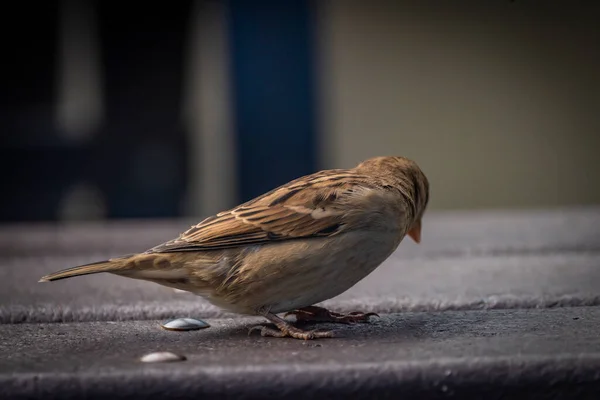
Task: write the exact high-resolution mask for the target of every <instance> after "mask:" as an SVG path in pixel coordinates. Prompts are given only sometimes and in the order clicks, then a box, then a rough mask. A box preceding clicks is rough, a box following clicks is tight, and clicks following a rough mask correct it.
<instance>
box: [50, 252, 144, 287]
mask: <svg viewBox="0 0 600 400" xmlns="http://www.w3.org/2000/svg"><path fill="white" fill-rule="evenodd" d="M132 257H133V255H129V256H124V257H119V258H113V259H110V260H105V261H98V262H93V263H90V264H85V265H79V266H77V267H72V268H67V269H63V270H60V271H57V272H54V273H52V274H49V275H46V276H43V277H42V278H41V279H40V280H39V282H51V281H57V280H59V279H65V278H72V277H74V276H81V275H89V274H98V273H100V272H118V271H122V270H124V269H127V268H129V267H128V264H129V262H128V261H129V260H130V259H131V258H132Z"/></svg>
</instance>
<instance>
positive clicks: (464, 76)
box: [317, 0, 600, 208]
mask: <svg viewBox="0 0 600 400" xmlns="http://www.w3.org/2000/svg"><path fill="white" fill-rule="evenodd" d="M317 3H318V4H319V16H320V18H319V32H320V33H319V37H320V46H321V48H320V57H321V60H320V63H321V65H320V68H322V70H323V71H324V73H323V75H322V77H321V83H320V84H321V85H322V87H321V90H322V93H323V98H322V105H321V110H322V113H321V119H322V131H323V133H324V137H323V142H322V153H321V154H322V160H321V162H322V166H323V167H327V168H329V167H348V166H352V165H354V164H355V163H356V162H358V161H360V160H361V159H364V158H366V157H370V156H374V155H382V154H395V155H406V156H408V157H411V158H414V159H415V160H417V161H418V162H419V163H420V164H421V166H422V168H423V169H424V171H425V172H426V173H427V174H428V176H429V177H430V180H431V184H432V202H431V206H432V208H506V207H535V206H555V205H573V204H590V203H600V182H599V179H598V176H599V175H600V174H599V173H598V172H599V171H600V156H599V155H600V34H599V28H598V27H597V21H596V19H597V16H598V13H595V12H593V10H592V9H591V8H590V7H588V8H587V9H586V7H584V6H582V5H581V4H583V3H581V2H576V4H577V5H578V7H576V9H569V8H568V7H569V3H568V2H533V1H519V0H517V1H516V2H513V3H511V2H509V1H452V2H445V1H372V2H367V1H358V0H333V1H324V2H317ZM593 3H594V2H589V3H588V4H593ZM544 4H545V5H544Z"/></svg>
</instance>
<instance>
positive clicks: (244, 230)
mask: <svg viewBox="0 0 600 400" xmlns="http://www.w3.org/2000/svg"><path fill="white" fill-rule="evenodd" d="M428 201H429V183H428V181H427V178H426V177H425V175H424V174H423V172H422V171H421V169H420V168H419V167H418V166H417V164H416V163H415V162H414V161H411V160H409V159H407V158H404V157H375V158H371V159H368V160H366V161H364V162H362V163H360V164H359V165H358V166H356V167H355V168H352V169H333V170H324V171H320V172H317V173H314V174H311V175H307V176H304V177H301V178H298V179H295V180H293V181H291V182H289V183H287V184H285V185H283V186H280V187H278V188H276V189H274V190H272V191H270V192H268V193H265V194H263V195H261V196H259V197H257V198H255V199H253V200H250V201H248V202H246V203H244V204H242V205H239V206H237V207H235V208H233V209H231V210H228V211H224V212H221V213H219V214H217V215H214V216H212V217H209V218H207V219H205V220H204V221H202V222H200V223H199V224H198V225H195V226H192V227H191V228H190V229H188V230H187V231H185V232H184V233H182V234H181V235H180V236H179V237H178V238H177V239H174V240H171V241H168V242H166V243H163V244H161V245H158V246H156V247H154V248H152V249H150V250H147V251H145V252H143V253H140V254H134V255H129V256H124V257H119V258H114V259H110V260H107V261H101V262H97V263H93V264H88V265H83V266H79V267H74V268H70V269H66V270H62V271H59V272H55V273H53V274H50V275H47V276H44V277H43V278H42V279H41V280H40V282H47V281H54V280H58V279H64V278H70V277H73V276H78V275H87V274H95V273H99V272H109V273H112V274H116V275H120V276H124V277H128V278H134V279H143V280H147V281H152V282H155V283H158V284H161V285H164V286H169V287H173V288H176V289H181V290H185V291H189V292H192V293H194V294H196V295H199V296H202V297H204V298H206V299H207V300H208V301H210V302H211V303H213V304H214V305H216V306H219V307H221V308H223V309H225V310H228V311H232V312H235V313H240V314H249V315H261V316H263V317H265V318H267V319H268V320H269V321H271V322H273V323H274V324H275V326H276V327H277V328H278V330H276V329H271V328H267V327H264V326H260V327H254V328H252V329H251V331H252V330H254V329H260V331H261V334H262V336H273V337H286V336H288V337H293V338H297V339H305V340H306V339H314V338H323V337H333V332H332V331H317V330H310V331H305V330H302V329H300V328H298V327H296V326H294V325H292V324H291V323H290V322H289V321H288V320H286V319H285V316H284V318H281V317H278V316H277V315H276V314H278V313H284V312H288V314H294V315H296V319H297V321H315V322H316V321H329V322H339V323H353V322H368V320H369V317H370V316H372V315H374V314H372V313H367V314H365V313H361V312H353V313H349V314H340V313H336V312H331V311H329V310H326V309H324V308H321V307H317V306H314V304H316V303H319V302H322V301H324V300H327V299H330V298H332V297H335V296H337V295H339V294H341V293H343V292H345V291H346V290H348V289H349V288H351V287H352V286H354V285H355V284H356V283H357V282H359V281H360V280H361V279H363V278H364V277H366V276H367V275H368V274H370V273H371V272H372V271H373V270H374V269H375V268H377V267H378V266H379V265H380V264H381V263H382V262H383V261H384V260H385V259H386V258H388V257H389V256H390V255H391V254H392V252H393V251H394V250H395V249H396V248H397V247H398V245H399V244H400V242H401V241H402V239H403V238H404V237H405V236H406V235H408V236H410V237H411V238H412V239H413V240H414V241H415V242H417V243H419V242H420V240H421V218H422V217H423V213H424V212H425V209H426V207H427V203H428ZM288 314H286V316H287V315H288Z"/></svg>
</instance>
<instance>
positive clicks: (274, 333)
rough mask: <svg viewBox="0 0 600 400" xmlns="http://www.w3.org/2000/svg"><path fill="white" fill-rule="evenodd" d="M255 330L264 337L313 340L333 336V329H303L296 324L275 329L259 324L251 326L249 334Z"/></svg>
mask: <svg viewBox="0 0 600 400" xmlns="http://www.w3.org/2000/svg"><path fill="white" fill-rule="evenodd" d="M254 331H260V336H263V337H275V338H284V337H291V338H294V339H302V340H312V339H321V338H332V337H333V336H334V335H333V332H332V331H316V330H312V331H303V330H302V329H299V328H296V327H294V326H291V325H290V326H289V327H286V328H284V329H273V328H268V327H266V326H262V325H257V326H253V327H252V328H250V330H249V331H248V335H250V334H251V333H252V332H254Z"/></svg>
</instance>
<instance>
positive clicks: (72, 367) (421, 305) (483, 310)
mask: <svg viewBox="0 0 600 400" xmlns="http://www.w3.org/2000/svg"><path fill="white" fill-rule="evenodd" d="M190 223H191V222H184V223H181V222H161V223H158V224H155V223H152V224H151V223H120V224H119V223H114V224H107V225H103V226H97V225H77V226H68V227H62V228H57V227H50V226H17V227H15V226H11V227H3V228H0V398H82V397H86V398H106V397H111V398H113V399H115V398H126V397H129V398H131V397H136V398H164V397H165V395H168V396H170V397H185V396H196V397H202V398H282V397H283V396H284V395H287V396H289V397H296V398H307V397H321V398H347V397H348V396H351V397H354V398H373V397H377V398H398V397H399V396H400V395H401V396H402V397H403V398H418V399H424V398H460V399H467V398H490V399H493V398H511V399H516V398H565V399H567V398H569V399H570V398H590V399H592V398H593V399H595V398H597V394H598V393H600V335H599V334H598V332H600V307H598V306H597V305H599V304H600V208H587V209H580V210H554V211H528V212H472V213H466V212H465V213H430V214H429V215H428V217H427V220H426V221H425V226H424V232H423V233H424V238H423V239H424V241H423V244H422V245H415V244H413V243H411V242H409V241H406V242H404V243H403V244H402V245H401V247H400V249H399V250H398V251H397V252H396V253H395V254H394V255H393V256H392V257H390V259H389V260H388V261H386V262H385V263H384V265H382V266H381V267H380V268H379V269H377V270H376V271H375V272H374V273H373V274H371V275H370V276H369V277H367V278H366V279H365V280H363V281H362V282H360V283H359V284H358V285H356V286H355V287H354V288H352V289H351V290H349V291H348V292H346V293H344V294H342V295H341V296H339V297H337V298H335V299H332V300H330V301H328V302H327V305H328V306H332V307H335V308H338V309H345V310H354V309H360V310H365V311H367V310H375V311H378V312H382V313H385V314H384V315H382V318H381V319H380V320H375V322H374V323H373V324H370V325H362V324H361V325H355V326H331V325H330V326H327V325H323V327H329V328H331V327H333V328H335V329H336V332H338V337H336V338H334V339H324V340H320V341H315V342H302V341H297V340H291V339H272V338H262V337H260V336H257V335H255V336H250V337H248V336H247V328H248V327H249V326H251V325H252V324H253V323H257V322H262V320H261V319H260V318H259V319H256V318H250V319H248V318H241V317H239V316H234V315H225V314H222V313H221V312H220V311H219V310H217V309H216V308H214V307H212V306H210V305H209V304H207V303H206V302H204V301H203V300H202V299H200V298H198V297H196V296H192V295H189V294H182V293H175V292H174V291H172V290H171V289H168V288H164V287H161V286H159V285H155V284H152V283H147V282H141V281H135V280H130V279H125V278H119V277H116V276H111V275H96V276H86V277H81V278H75V279H70V280H64V281H59V282H55V283H45V284H40V283H37V280H38V279H39V277H40V276H42V275H44V274H46V273H48V272H51V271H54V270H57V269H61V268H65V267H69V266H72V265H76V264H80V263H84V262H89V261H94V260H98V259H102V258H106V257H110V256H115V255H119V254H124V253H129V252H132V251H139V250H144V249H146V248H148V247H151V246H152V245H154V244H157V243H159V242H161V241H163V240H167V239H169V238H171V237H173V236H175V235H177V233H178V232H179V231H181V230H183V229H184V228H185V227H186V226H188V225H189V224H190ZM581 305H586V306H587V307H578V306H581ZM443 310H445V311H443ZM182 316H190V317H195V318H202V319H206V318H215V317H216V319H209V321H210V322H211V324H212V325H213V326H212V327H211V328H209V329H206V330H202V331H195V332H186V333H180V332H168V331H164V330H162V329H160V328H159V326H158V323H159V322H160V320H157V319H163V318H171V317H182ZM68 321H77V322H68ZM48 322H59V323H48ZM159 350H166V351H174V352H177V353H183V354H185V355H186V356H187V357H188V360H187V361H185V362H181V363H170V364H163V365H147V364H142V363H140V362H139V361H138V359H139V357H141V356H142V355H143V354H145V353H147V352H152V351H159Z"/></svg>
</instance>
